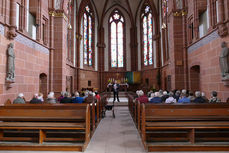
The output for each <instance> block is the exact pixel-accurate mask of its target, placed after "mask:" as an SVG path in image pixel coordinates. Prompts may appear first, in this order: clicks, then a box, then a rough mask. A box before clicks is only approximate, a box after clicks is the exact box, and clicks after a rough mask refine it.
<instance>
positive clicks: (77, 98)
mask: <svg viewBox="0 0 229 153" xmlns="http://www.w3.org/2000/svg"><path fill="white" fill-rule="evenodd" d="M75 96H76V97H75V98H73V99H72V102H73V103H79V104H81V103H83V101H84V99H83V97H80V94H79V92H75Z"/></svg>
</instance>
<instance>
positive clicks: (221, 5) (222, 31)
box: [218, 0, 228, 37]
mask: <svg viewBox="0 0 229 153" xmlns="http://www.w3.org/2000/svg"><path fill="white" fill-rule="evenodd" d="M218 11H219V16H218V18H219V19H218V20H219V23H218V28H219V31H218V34H219V35H220V36H221V37H224V36H226V35H227V34H228V29H227V27H226V25H225V24H224V13H225V12H224V1H223V0H218Z"/></svg>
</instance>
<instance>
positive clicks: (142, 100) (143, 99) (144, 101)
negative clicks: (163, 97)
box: [136, 90, 149, 104]
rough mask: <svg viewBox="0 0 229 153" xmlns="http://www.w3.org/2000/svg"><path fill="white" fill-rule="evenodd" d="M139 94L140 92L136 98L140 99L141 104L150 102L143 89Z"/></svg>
mask: <svg viewBox="0 0 229 153" xmlns="http://www.w3.org/2000/svg"><path fill="white" fill-rule="evenodd" d="M138 94H139V97H138V98H137V99H136V100H137V101H139V102H140V103H141V104H142V103H148V102H149V99H148V97H147V96H146V95H145V94H144V92H143V91H142V90H140V91H139V92H138Z"/></svg>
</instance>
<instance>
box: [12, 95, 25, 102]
mask: <svg viewBox="0 0 229 153" xmlns="http://www.w3.org/2000/svg"><path fill="white" fill-rule="evenodd" d="M13 103H14V104H25V99H24V95H23V93H19V94H18V96H17V98H16V99H15V100H14V101H13Z"/></svg>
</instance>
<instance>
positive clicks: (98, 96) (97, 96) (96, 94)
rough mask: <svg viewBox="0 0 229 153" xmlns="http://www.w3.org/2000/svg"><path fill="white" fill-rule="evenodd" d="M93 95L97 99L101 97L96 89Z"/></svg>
mask: <svg viewBox="0 0 229 153" xmlns="http://www.w3.org/2000/svg"><path fill="white" fill-rule="evenodd" d="M95 97H96V99H97V101H98V100H100V99H101V97H100V95H99V93H98V92H97V91H96V92H95Z"/></svg>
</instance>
